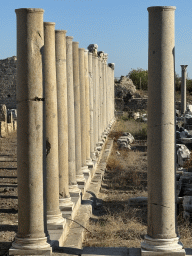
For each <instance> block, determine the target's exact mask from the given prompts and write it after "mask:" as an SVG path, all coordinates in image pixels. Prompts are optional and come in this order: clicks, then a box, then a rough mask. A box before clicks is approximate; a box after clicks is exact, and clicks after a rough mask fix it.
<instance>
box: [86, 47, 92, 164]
mask: <svg viewBox="0 0 192 256" xmlns="http://www.w3.org/2000/svg"><path fill="white" fill-rule="evenodd" d="M84 74H85V112H86V165H87V166H88V168H93V162H92V160H91V156H90V106H89V102H90V100H89V65H88V50H84Z"/></svg>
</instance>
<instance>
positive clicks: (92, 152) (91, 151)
mask: <svg viewBox="0 0 192 256" xmlns="http://www.w3.org/2000/svg"><path fill="white" fill-rule="evenodd" d="M88 64H89V109H90V156H91V159H92V160H95V154H94V135H93V72H92V53H91V52H89V54H88Z"/></svg>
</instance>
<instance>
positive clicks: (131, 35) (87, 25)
mask: <svg viewBox="0 0 192 256" xmlns="http://www.w3.org/2000/svg"><path fill="white" fill-rule="evenodd" d="M156 5H159V6H176V8H177V9H176V11H175V46H176V72H177V73H178V74H179V75H181V67H180V65H182V64H185V65H189V66H188V69H187V70H188V77H189V78H192V1H191V0H174V1H173V0H170V1H169V0H164V1H163V0H132V1H130V0H1V2H0V7H1V8H0V35H1V37H0V59H5V58H7V57H10V56H13V55H16V14H15V9H17V8H43V9H44V10H45V12H44V21H50V22H55V23H56V29H64V30H67V35H68V36H73V37H74V41H78V42H79V47H82V48H87V46H88V45H89V44H92V43H96V44H98V46H99V48H98V50H99V51H104V52H106V53H108V54H109V58H108V62H114V63H115V76H116V77H120V76H121V75H127V74H128V73H129V71H130V70H131V69H137V68H143V69H147V66H148V63H147V62H148V59H147V58H148V11H147V7H149V6H156Z"/></svg>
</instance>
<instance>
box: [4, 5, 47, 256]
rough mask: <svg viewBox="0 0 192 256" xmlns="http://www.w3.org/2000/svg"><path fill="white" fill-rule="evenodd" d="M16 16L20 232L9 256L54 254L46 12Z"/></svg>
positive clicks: (24, 12)
mask: <svg viewBox="0 0 192 256" xmlns="http://www.w3.org/2000/svg"><path fill="white" fill-rule="evenodd" d="M15 12H16V15H17V88H16V89H17V93H16V95H17V111H18V116H17V139H18V144H17V170H18V172H17V179H18V207H19V211H18V233H17V235H16V237H15V240H14V242H13V244H12V248H11V249H10V250H9V255H18V254H19V255H21V254H22V255H31V254H34V253H36V254H38V255H45V254H46V255H47V254H48V255H51V247H50V245H49V244H48V243H47V237H46V236H45V232H46V230H45V228H46V225H44V224H45V219H44V206H45V202H44V199H45V197H44V196H45V195H44V194H43V101H44V95H43V77H42V50H43V45H44V32H43V12H44V10H43V9H32V8H22V9H16V10H15Z"/></svg>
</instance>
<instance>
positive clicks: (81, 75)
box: [79, 48, 89, 173]
mask: <svg viewBox="0 0 192 256" xmlns="http://www.w3.org/2000/svg"><path fill="white" fill-rule="evenodd" d="M84 51H85V49H84V48H79V82H80V108H81V109H80V112H81V161H82V162H81V164H82V169H83V172H84V173H85V171H88V172H89V170H88V167H87V163H86V153H87V152H86V150H87V142H86V140H87V134H86V131H87V120H86V107H85V60H84Z"/></svg>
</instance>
